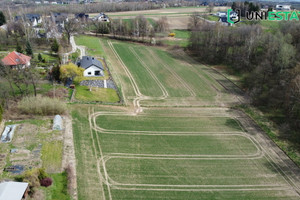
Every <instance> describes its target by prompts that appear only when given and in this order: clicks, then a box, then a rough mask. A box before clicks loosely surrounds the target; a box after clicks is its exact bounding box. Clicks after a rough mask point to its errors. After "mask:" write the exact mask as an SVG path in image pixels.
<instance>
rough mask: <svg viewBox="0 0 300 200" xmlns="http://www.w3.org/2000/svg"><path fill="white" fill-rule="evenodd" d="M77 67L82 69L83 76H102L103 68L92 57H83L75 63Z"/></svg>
mask: <svg viewBox="0 0 300 200" xmlns="http://www.w3.org/2000/svg"><path fill="white" fill-rule="evenodd" d="M77 65H78V67H82V68H84V69H85V70H84V72H83V76H86V77H93V76H104V68H103V65H102V63H101V62H100V61H99V60H97V59H96V58H94V57H91V56H83V57H82V59H81V60H80V61H79V62H78V63H77Z"/></svg>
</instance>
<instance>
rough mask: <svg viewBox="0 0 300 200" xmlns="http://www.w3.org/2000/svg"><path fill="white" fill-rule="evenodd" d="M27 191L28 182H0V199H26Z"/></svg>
mask: <svg viewBox="0 0 300 200" xmlns="http://www.w3.org/2000/svg"><path fill="white" fill-rule="evenodd" d="M28 191H29V189H28V183H23V182H12V181H11V182H2V183H0V200H22V199H26V197H27V196H28Z"/></svg>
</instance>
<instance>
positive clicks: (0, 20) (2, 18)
mask: <svg viewBox="0 0 300 200" xmlns="http://www.w3.org/2000/svg"><path fill="white" fill-rule="evenodd" d="M5 23H6V19H5V16H4V14H3V12H2V11H0V26H2V25H3V24H5Z"/></svg>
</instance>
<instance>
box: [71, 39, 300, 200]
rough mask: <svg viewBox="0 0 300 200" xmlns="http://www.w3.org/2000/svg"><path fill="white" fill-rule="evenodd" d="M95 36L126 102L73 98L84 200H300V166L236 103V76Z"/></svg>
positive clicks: (156, 50)
mask: <svg viewBox="0 0 300 200" xmlns="http://www.w3.org/2000/svg"><path fill="white" fill-rule="evenodd" d="M86 39H88V38H86ZM92 39H93V40H94V41H97V40H98V43H99V46H100V45H101V47H99V48H101V52H103V53H104V54H105V55H101V56H104V57H105V58H106V59H107V62H108V67H109V68H110V71H111V73H112V76H113V77H114V79H115V80H116V83H117V84H118V87H119V88H120V90H121V93H122V95H123V98H124V105H119V106H108V105H80V104H77V105H76V104H75V105H72V117H73V132H74V143H75V153H76V159H77V182H78V197H79V199H80V200H85V199H97V200H98V199H106V200H119V199H128V200H129V199H130V200H132V199H147V200H152V199H173V200H174V199H178V200H182V199H190V200H194V199H230V200H232V199H253V200H254V199H299V191H300V187H299V186H300V184H299V181H298V180H299V179H298V178H299V177H298V176H297V174H299V169H298V167H297V166H296V165H295V164H294V163H292V161H291V160H289V158H288V157H287V156H286V155H285V154H283V153H282V151H281V150H280V149H279V148H278V147H277V146H276V145H275V144H274V143H273V142H272V141H271V140H270V139H269V138H268V137H267V136H266V135H265V134H264V133H263V132H262V131H261V130H260V129H259V128H258V127H257V125H256V124H255V123H254V122H253V121H252V120H251V119H250V118H249V117H248V116H246V115H245V114H244V113H242V112H241V111H238V110H235V109H233V108H232V106H233V105H237V104H239V103H240V102H243V101H244V97H243V96H241V95H240V94H239V89H238V88H236V87H235V85H234V84H233V83H231V82H230V81H229V80H227V79H226V78H225V77H223V76H222V75H221V74H219V73H217V72H215V71H214V70H212V69H210V68H209V67H208V66H204V65H201V64H199V63H196V62H195V61H193V59H191V58H190V57H188V55H186V54H184V53H183V52H178V51H177V50H168V49H164V48H156V47H149V46H143V45H139V44H134V43H125V42H120V41H114V40H110V39H99V38H92ZM96 48H97V47H96Z"/></svg>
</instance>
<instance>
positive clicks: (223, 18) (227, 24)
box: [219, 16, 232, 26]
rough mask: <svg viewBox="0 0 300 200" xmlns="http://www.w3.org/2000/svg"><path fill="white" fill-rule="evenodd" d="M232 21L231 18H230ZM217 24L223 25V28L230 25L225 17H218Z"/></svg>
mask: <svg viewBox="0 0 300 200" xmlns="http://www.w3.org/2000/svg"><path fill="white" fill-rule="evenodd" d="M231 20H232V18H231ZM219 22H220V23H221V24H222V25H223V26H231V25H232V24H230V23H229V22H228V21H227V16H226V17H224V16H223V17H220V19H219Z"/></svg>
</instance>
